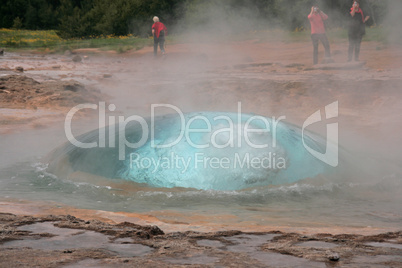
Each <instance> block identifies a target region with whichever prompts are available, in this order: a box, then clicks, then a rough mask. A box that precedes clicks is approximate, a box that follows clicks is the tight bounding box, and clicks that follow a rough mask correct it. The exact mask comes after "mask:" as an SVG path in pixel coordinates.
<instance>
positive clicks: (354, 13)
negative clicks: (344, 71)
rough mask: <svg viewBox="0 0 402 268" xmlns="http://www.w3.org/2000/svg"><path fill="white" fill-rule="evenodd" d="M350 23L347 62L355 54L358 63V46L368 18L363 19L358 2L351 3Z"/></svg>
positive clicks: (356, 0) (364, 32) (355, 0)
mask: <svg viewBox="0 0 402 268" xmlns="http://www.w3.org/2000/svg"><path fill="white" fill-rule="evenodd" d="M350 16H351V19H350V22H349V30H348V37H349V53H348V61H351V60H352V58H353V52H354V53H355V61H359V54H360V45H361V42H362V39H363V35H365V34H366V24H365V23H366V21H367V20H368V19H369V18H370V16H367V17H364V14H363V10H362V9H361V8H360V3H359V1H358V0H354V1H353V6H352V8H351V10H350Z"/></svg>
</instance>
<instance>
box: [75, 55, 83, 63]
mask: <svg viewBox="0 0 402 268" xmlns="http://www.w3.org/2000/svg"><path fill="white" fill-rule="evenodd" d="M81 61H82V58H81V56H79V55H75V56H74V57H73V62H81Z"/></svg>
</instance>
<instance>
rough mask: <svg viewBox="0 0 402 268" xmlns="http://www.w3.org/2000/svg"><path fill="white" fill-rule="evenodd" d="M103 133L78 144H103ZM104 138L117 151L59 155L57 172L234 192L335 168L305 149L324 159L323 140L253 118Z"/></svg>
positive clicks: (162, 121) (172, 118)
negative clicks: (99, 141)
mask: <svg viewBox="0 0 402 268" xmlns="http://www.w3.org/2000/svg"><path fill="white" fill-rule="evenodd" d="M111 128H112V129H111ZM122 131H124V135H122V133H121V132H122ZM98 132H99V130H96V131H92V132H90V133H87V134H84V135H82V136H80V137H78V138H77V140H80V141H81V142H87V143H89V142H93V141H96V140H97V139H98V137H99V135H98ZM104 133H106V136H105V138H106V140H109V141H110V138H111V134H110V133H114V134H113V135H114V137H112V138H114V139H115V141H114V145H115V146H113V147H110V146H107V144H106V146H105V147H104V148H99V146H98V147H95V148H89V149H84V148H79V147H75V146H74V145H72V144H68V145H66V146H65V147H63V148H62V149H60V150H57V151H56V152H55V153H54V154H53V156H52V159H53V160H52V161H51V163H50V170H52V169H53V170H54V171H55V172H56V173H57V171H60V170H63V172H65V171H66V170H68V171H69V172H74V171H81V172H86V173H90V174H95V175H99V176H103V177H106V178H110V179H116V178H118V179H124V180H127V181H133V182H136V183H145V184H147V185H149V186H151V187H163V188H174V187H184V188H195V189H200V190H223V191H232V190H241V189H246V188H252V187H259V186H267V185H281V184H289V183H294V182H296V181H299V180H302V179H305V178H313V177H316V176H317V175H319V174H322V173H325V172H327V170H328V168H329V166H327V165H326V164H325V163H323V162H321V161H320V160H318V159H317V158H315V157H314V156H312V155H311V154H310V153H309V152H308V151H307V150H306V148H305V145H306V146H308V147H310V148H312V149H314V150H316V151H319V152H325V144H324V143H323V142H322V139H321V138H320V137H317V136H315V135H306V133H304V134H305V135H304V136H302V131H301V129H300V128H298V127H296V126H293V125H291V124H288V123H285V122H284V121H281V120H275V119H271V118H266V117H262V116H256V115H251V114H237V113H222V112H199V113H188V114H184V115H179V114H175V115H168V116H159V117H156V118H153V119H147V120H144V122H143V123H142V124H139V123H132V124H128V125H127V126H125V128H124V129H123V130H122V129H121V128H119V127H118V126H112V127H109V128H106V130H104ZM122 137H123V140H122ZM303 140H304V144H305V145H304V144H303ZM122 142H123V143H124V144H123V145H122ZM134 145H135V146H134ZM66 160H67V161H66ZM60 165H64V168H61V167H60ZM65 165H68V168H66V167H65Z"/></svg>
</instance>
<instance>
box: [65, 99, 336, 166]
mask: <svg viewBox="0 0 402 268" xmlns="http://www.w3.org/2000/svg"><path fill="white" fill-rule="evenodd" d="M157 108H165V109H166V108H168V109H171V110H173V111H174V112H175V113H177V114H178V118H179V120H180V133H179V136H178V137H177V138H176V139H175V140H173V141H172V140H170V141H168V144H163V143H162V144H155V143H154V141H153V139H154V137H155V118H156V116H155V110H156V109H157ZM83 109H93V110H98V112H99V118H98V120H99V130H98V131H99V136H98V138H99V140H98V142H96V141H93V142H88V143H84V142H81V141H79V140H77V139H76V138H75V137H74V135H73V132H72V119H73V117H74V114H76V113H77V112H78V111H80V110H83ZM106 109H107V110H108V111H110V112H114V111H115V110H116V106H115V105H114V104H110V105H108V106H107V108H106V104H105V102H100V103H99V104H90V103H86V104H80V105H77V106H75V107H73V108H72V109H71V110H70V111H69V112H68V114H67V116H66V119H65V122H64V128H65V134H66V137H67V139H68V140H69V142H70V143H71V144H73V145H75V146H76V147H79V148H83V149H89V148H95V147H99V148H105V147H107V146H108V147H109V148H115V147H118V155H119V160H124V159H125V158H126V148H127V147H128V148H133V149H138V148H140V147H142V146H143V145H145V144H146V143H147V142H148V140H149V138H150V139H151V140H150V145H151V146H152V148H171V147H173V146H175V145H176V144H178V143H179V142H180V141H181V140H182V139H186V141H187V142H188V144H190V145H191V146H193V147H194V148H195V149H205V148H209V147H213V148H216V149H225V148H228V147H231V148H235V147H236V148H241V147H242V146H244V145H246V146H248V147H249V148H253V149H264V148H268V147H271V148H275V147H276V144H277V137H276V135H277V129H276V128H277V125H278V123H279V122H280V121H282V120H285V119H286V116H281V117H279V118H277V119H275V118H272V119H270V120H268V119H267V118H266V117H263V116H258V115H253V116H250V117H249V118H248V119H247V120H246V122H243V123H244V124H243V123H242V112H241V103H239V104H238V111H237V118H236V120H235V122H234V121H233V120H232V119H233V118H229V117H227V116H224V115H218V116H215V117H214V118H212V119H211V118H207V117H204V116H198V115H197V116H194V117H192V118H190V119H188V120H186V119H185V115H184V113H183V112H182V111H181V110H180V109H179V108H178V107H176V106H174V105H170V104H153V105H151V119H150V121H147V120H146V119H144V118H143V117H141V116H138V115H132V116H129V117H127V118H126V117H124V116H118V117H117V118H116V116H108V118H107V117H106ZM324 112H325V118H323V117H322V116H321V110H317V111H316V112H315V113H313V114H312V115H311V116H309V117H308V118H307V119H306V120H305V122H304V123H303V126H302V142H303V146H304V148H305V149H306V150H307V151H308V152H309V153H310V154H311V155H312V156H314V157H315V158H317V159H318V160H320V161H322V162H324V163H326V164H328V165H330V166H332V167H337V166H338V162H339V161H338V148H339V141H338V123H330V124H327V139H326V146H325V147H326V148H325V153H321V152H318V151H316V150H314V149H313V148H311V147H310V146H309V145H308V144H307V143H306V141H305V140H306V138H307V134H306V128H307V127H308V126H310V125H313V124H316V123H319V122H322V121H324V120H328V119H331V118H337V117H338V114H339V112H338V101H336V102H333V103H331V104H329V105H327V106H325V108H324ZM106 119H108V120H106ZM116 119H117V120H116ZM218 120H221V121H222V120H223V121H224V122H225V123H226V125H227V126H229V127H228V128H221V129H218V130H213V127H212V126H213V124H214V123H215V124H216V121H218ZM106 121H108V125H109V128H108V131H109V132H108V142H107V141H106V129H107V128H105V127H106V125H107V124H106ZM116 121H117V122H118V123H117V124H116ZM196 121H198V122H200V121H201V122H203V123H204V124H205V125H206V126H207V127H206V128H201V129H200V128H194V127H193V128H192V124H193V123H194V122H196ZM211 121H213V122H211ZM256 121H259V124H260V125H262V126H263V127H261V128H255V127H253V126H252V125H253V122H256ZM130 122H136V123H139V125H140V126H141V128H142V135H141V138H140V139H139V140H138V141H137V142H135V143H131V142H129V141H128V140H127V138H126V136H125V130H126V127H127V125H128V124H129V123H130ZM149 123H150V126H149ZM241 124H242V126H241V128H240V127H236V126H239V125H241ZM116 130H118V131H116ZM191 133H199V134H203V135H209V137H210V140H209V141H208V142H205V143H204V144H196V143H195V142H193V141H192V139H191ZM266 133H270V135H271V136H272V140H271V143H270V144H257V143H254V142H253V141H252V139H251V138H250V137H252V136H253V135H255V134H257V135H266ZM223 134H224V135H227V136H229V138H228V140H227V142H226V143H224V144H221V143H219V142H217V140H219V136H220V135H223ZM116 135H117V136H118V137H117V139H116ZM243 139H244V140H243ZM116 142H117V143H118V144H116ZM135 156H136V159H139V156H137V155H135ZM130 157H132V155H130ZM270 161H271V160H270Z"/></svg>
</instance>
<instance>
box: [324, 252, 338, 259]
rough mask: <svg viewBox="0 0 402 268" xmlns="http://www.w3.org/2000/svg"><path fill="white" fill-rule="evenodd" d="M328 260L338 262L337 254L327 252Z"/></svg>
mask: <svg viewBox="0 0 402 268" xmlns="http://www.w3.org/2000/svg"><path fill="white" fill-rule="evenodd" d="M327 257H328V260H330V261H339V259H340V257H339V254H338V253H336V252H328V253H327Z"/></svg>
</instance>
